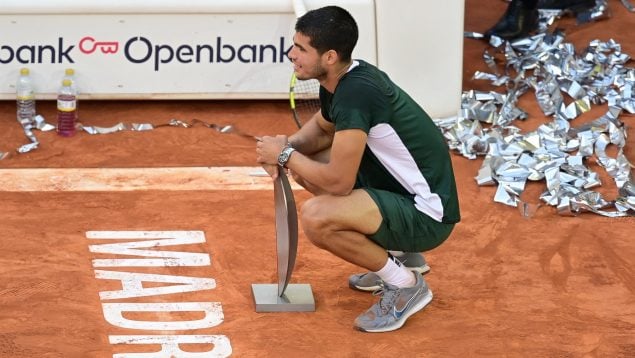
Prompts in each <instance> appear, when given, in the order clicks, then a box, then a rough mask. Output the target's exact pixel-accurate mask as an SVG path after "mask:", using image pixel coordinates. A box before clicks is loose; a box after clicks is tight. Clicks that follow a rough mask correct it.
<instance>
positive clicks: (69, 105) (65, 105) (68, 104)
mask: <svg viewBox="0 0 635 358" xmlns="http://www.w3.org/2000/svg"><path fill="white" fill-rule="evenodd" d="M75 102H76V101H75V100H71V101H69V100H60V99H58V100H57V109H58V110H59V111H62V112H72V111H74V110H75V108H76V107H77V104H76V103H75Z"/></svg>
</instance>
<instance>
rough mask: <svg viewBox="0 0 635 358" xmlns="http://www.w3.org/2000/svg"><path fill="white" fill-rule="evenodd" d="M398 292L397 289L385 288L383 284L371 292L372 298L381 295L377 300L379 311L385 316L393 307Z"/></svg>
mask: <svg viewBox="0 0 635 358" xmlns="http://www.w3.org/2000/svg"><path fill="white" fill-rule="evenodd" d="M399 292H400V291H399V290H398V289H392V288H390V287H386V285H385V284H384V283H383V282H382V283H380V284H379V289H377V290H375V291H374V292H373V296H380V295H381V297H380V298H379V309H380V310H381V312H382V313H383V314H386V313H387V312H388V311H390V310H391V309H392V308H393V307H394V306H395V302H396V301H397V298H399Z"/></svg>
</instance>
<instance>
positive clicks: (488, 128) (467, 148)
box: [435, 2, 635, 217]
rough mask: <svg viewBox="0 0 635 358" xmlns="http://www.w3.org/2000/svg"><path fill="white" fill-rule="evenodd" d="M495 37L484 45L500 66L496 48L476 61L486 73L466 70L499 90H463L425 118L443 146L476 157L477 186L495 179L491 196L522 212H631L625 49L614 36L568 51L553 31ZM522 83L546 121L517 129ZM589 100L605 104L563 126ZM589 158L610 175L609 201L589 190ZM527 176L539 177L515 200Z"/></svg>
mask: <svg viewBox="0 0 635 358" xmlns="http://www.w3.org/2000/svg"><path fill="white" fill-rule="evenodd" d="M601 5H602V4H601V3H600V2H598V7H600V6H601ZM604 5H605V3H604ZM499 40H500V39H494V38H493V37H492V39H490V45H492V46H493V47H494V50H497V51H499V53H502V55H503V56H504V58H505V63H504V64H499V67H502V68H504V71H498V70H497V67H496V59H497V58H500V57H501V56H498V57H496V56H492V55H491V54H490V53H489V52H486V53H485V54H484V56H483V59H484V60H485V62H486V64H487V66H488V68H489V69H490V73H485V72H476V73H475V74H474V79H481V80H486V81H489V82H491V83H492V84H493V85H494V86H497V87H501V86H504V87H503V91H505V92H504V93H498V92H495V91H490V92H484V91H474V90H471V91H465V92H464V93H463V95H462V104H461V111H460V112H459V115H458V116H457V117H453V118H446V119H439V120H435V123H436V124H437V126H438V127H439V128H440V129H441V131H442V132H443V134H444V136H445V138H446V140H447V143H448V146H449V147H450V149H452V150H455V151H457V152H459V153H460V154H461V155H463V156H465V157H466V158H469V159H475V158H477V157H478V156H484V157H485V158H484V160H483V163H482V166H481V168H480V169H479V172H478V174H477V176H476V177H475V180H476V182H477V184H478V185H497V190H496V193H495V196H494V201H495V202H499V203H503V204H506V205H509V206H513V207H517V208H518V210H519V211H520V213H521V215H523V216H525V217H530V216H532V215H533V214H534V213H535V212H536V210H537V209H538V208H539V207H541V206H543V205H549V206H553V207H555V208H556V209H557V212H558V213H559V214H560V215H563V216H575V215H578V214H579V213H582V212H591V213H595V214H598V215H602V216H607V217H621V216H635V184H634V183H635V180H634V179H633V177H632V175H631V169H632V168H633V165H632V164H631V163H630V162H629V161H628V159H627V158H626V156H625V155H624V147H625V145H626V138H627V131H626V126H625V125H624V123H623V122H622V120H621V118H620V116H621V115H622V114H623V113H630V114H633V113H635V112H634V111H633V110H634V109H635V98H634V91H633V85H634V84H635V69H634V68H630V67H627V66H626V63H627V62H628V61H629V60H630V56H629V55H627V54H625V53H623V52H622V49H621V46H620V44H618V43H616V42H615V41H614V40H609V41H606V42H602V41H600V40H594V41H592V42H591V43H590V44H589V46H588V47H587V48H586V49H584V50H583V51H582V52H580V53H578V52H576V50H575V48H574V46H573V44H571V43H567V42H566V41H565V37H564V34H563V33H561V32H558V31H556V32H553V33H540V34H538V35H535V36H532V37H528V38H523V39H519V40H516V41H513V42H507V41H499ZM530 88H531V89H533V90H534V93H535V98H536V100H537V102H538V104H539V107H540V109H541V110H542V112H543V113H544V114H545V116H551V117H552V121H550V122H548V123H545V124H542V125H540V126H539V127H538V128H537V129H536V130H534V131H532V132H529V133H523V132H522V131H521V130H520V129H519V128H517V127H515V126H514V125H513V121H514V120H517V119H525V118H526V117H527V115H526V113H525V112H524V111H523V110H521V109H519V108H517V106H516V103H517V102H518V98H519V97H521V96H522V95H524V94H525V93H527V90H528V89H530ZM592 105H607V107H608V111H607V112H606V114H604V115H602V116H601V117H600V118H597V119H595V120H593V121H591V122H589V123H585V124H582V125H579V126H575V127H574V126H572V125H571V121H572V120H574V119H576V118H577V117H579V116H580V115H581V114H582V113H585V112H587V111H589V110H590V108H591V106H592ZM610 146H614V147H615V148H617V151H613V153H615V152H617V155H616V156H615V157H611V156H610V155H608V154H607V148H608V147H610ZM591 161H594V162H595V163H597V164H598V165H599V167H601V168H602V169H604V170H605V171H606V173H608V175H609V176H610V177H611V178H612V179H613V180H614V182H615V185H616V187H617V189H618V193H617V198H616V199H615V200H614V201H608V200H606V199H605V198H603V197H602V195H601V194H600V193H599V192H596V191H594V190H593V189H594V188H596V187H599V186H600V185H602V183H601V181H600V178H599V175H598V173H596V172H594V171H593V170H591V168H590V167H589V166H588V164H589V162H591ZM528 181H544V183H545V186H546V188H545V191H544V192H543V193H542V194H541V195H540V198H539V201H538V203H528V202H526V201H524V200H521V199H520V197H521V195H522V193H523V191H524V189H525V186H526V184H527V182H528Z"/></svg>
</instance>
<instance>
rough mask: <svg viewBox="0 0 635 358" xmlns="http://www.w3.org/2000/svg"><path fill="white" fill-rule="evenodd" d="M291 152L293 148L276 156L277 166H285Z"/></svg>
mask: <svg viewBox="0 0 635 358" xmlns="http://www.w3.org/2000/svg"><path fill="white" fill-rule="evenodd" d="M293 151H294V149H293V148H285V149H284V150H283V151H282V153H280V155H279V156H278V165H280V166H281V167H284V166H285V164H287V161H289V157H290V156H291V153H293Z"/></svg>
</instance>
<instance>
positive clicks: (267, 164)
mask: <svg viewBox="0 0 635 358" xmlns="http://www.w3.org/2000/svg"><path fill="white" fill-rule="evenodd" d="M287 142H288V138H287V136H286V135H277V136H275V137H269V136H264V137H262V138H260V140H259V141H258V142H257V143H256V154H257V157H256V161H257V162H258V163H260V164H261V165H262V167H263V168H264V169H265V171H266V172H267V173H268V174H269V175H270V176H271V177H272V178H273V179H276V178H277V177H278V156H279V155H280V153H281V152H282V150H283V149H284V147H285V146H286V145H287Z"/></svg>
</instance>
